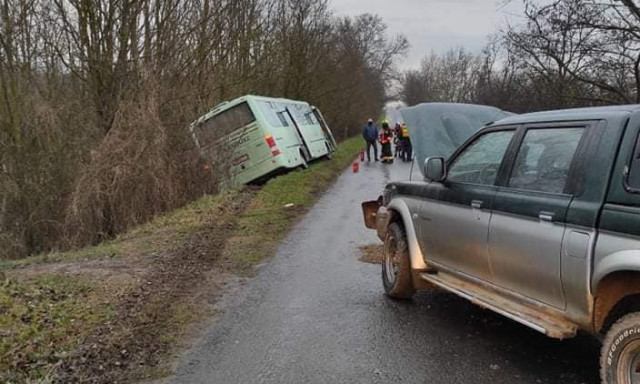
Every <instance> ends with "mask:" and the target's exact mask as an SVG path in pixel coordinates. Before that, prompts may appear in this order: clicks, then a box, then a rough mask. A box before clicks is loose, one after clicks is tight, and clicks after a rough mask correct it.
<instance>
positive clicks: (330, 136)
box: [311, 107, 338, 151]
mask: <svg viewBox="0 0 640 384" xmlns="http://www.w3.org/2000/svg"><path fill="white" fill-rule="evenodd" d="M311 111H312V112H313V115H314V116H315V117H316V120H318V123H319V124H320V127H321V128H322V132H324V136H325V137H326V138H327V141H328V142H329V146H330V147H331V150H332V151H335V150H336V148H337V147H338V144H337V143H336V139H334V138H333V132H331V129H330V128H329V125H328V124H327V121H326V120H325V119H324V116H322V113H320V110H319V109H318V108H316V107H311Z"/></svg>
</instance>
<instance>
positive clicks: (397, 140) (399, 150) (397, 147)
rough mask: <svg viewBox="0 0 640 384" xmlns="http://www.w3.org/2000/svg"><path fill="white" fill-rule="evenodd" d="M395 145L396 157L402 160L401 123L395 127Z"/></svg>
mask: <svg viewBox="0 0 640 384" xmlns="http://www.w3.org/2000/svg"><path fill="white" fill-rule="evenodd" d="M393 145H394V146H395V153H394V157H399V158H402V126H401V125H400V122H399V121H398V122H397V123H396V126H395V127H393Z"/></svg>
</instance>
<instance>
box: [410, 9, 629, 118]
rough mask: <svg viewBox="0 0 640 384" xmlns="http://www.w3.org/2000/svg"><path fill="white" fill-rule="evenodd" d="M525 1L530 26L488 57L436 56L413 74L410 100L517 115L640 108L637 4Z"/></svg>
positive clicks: (513, 29)
mask: <svg viewBox="0 0 640 384" xmlns="http://www.w3.org/2000/svg"><path fill="white" fill-rule="evenodd" d="M512 1H516V0H512ZM523 2H524V5H525V11H524V15H523V16H524V20H525V22H524V23H519V24H517V25H514V26H510V27H508V28H506V29H505V30H504V31H503V32H501V33H499V34H498V35H496V36H494V37H493V38H492V39H491V43H490V44H488V45H487V47H486V48H485V49H484V50H483V52H482V53H481V54H472V53H470V52H468V51H465V50H464V49H462V48H460V49H452V50H450V51H449V52H446V53H444V54H441V55H437V54H431V55H429V56H427V57H426V58H425V59H424V60H423V62H422V65H421V67H420V68H418V69H415V70H410V71H408V72H406V73H405V76H404V80H403V84H402V85H403V86H402V90H401V97H402V99H403V100H404V101H405V102H406V103H408V104H409V105H414V104H417V103H420V102H424V101H446V102H462V103H478V104H488V105H494V106H497V107H500V108H503V109H505V110H509V111H513V112H529V111H538V110H549V109H557V108H569V107H580V106H594V105H607V104H627V103H639V102H640V8H639V7H638V6H637V5H636V3H635V2H634V1H633V0H555V1H553V2H551V3H547V5H539V4H538V2H536V1H533V0H524V1H523Z"/></svg>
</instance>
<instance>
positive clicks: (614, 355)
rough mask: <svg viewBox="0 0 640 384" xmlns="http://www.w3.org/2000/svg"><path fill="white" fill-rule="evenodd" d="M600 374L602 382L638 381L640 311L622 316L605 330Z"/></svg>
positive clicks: (626, 383) (639, 371)
mask: <svg viewBox="0 0 640 384" xmlns="http://www.w3.org/2000/svg"><path fill="white" fill-rule="evenodd" d="M600 376H601V378H602V384H636V383H640V312H635V313H631V314H628V315H626V316H624V317H622V318H621V319H620V320H618V322H616V323H615V324H614V325H613V326H612V327H611V329H610V330H609V331H608V332H607V335H606V336H605V339H604V342H603V343H602V352H601V355H600Z"/></svg>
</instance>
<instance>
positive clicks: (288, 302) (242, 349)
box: [171, 163, 599, 384]
mask: <svg viewBox="0 0 640 384" xmlns="http://www.w3.org/2000/svg"><path fill="white" fill-rule="evenodd" d="M408 173H409V166H408V165H407V164H394V165H392V166H384V165H382V164H379V163H376V164H366V163H365V164H363V166H362V167H361V172H360V173H358V174H356V175H354V174H351V173H350V170H349V171H348V172H345V174H343V175H342V176H341V177H340V178H339V180H338V181H337V183H336V184H335V185H334V186H333V187H332V188H331V189H330V190H329V191H328V192H327V193H326V194H325V196H324V197H323V198H322V199H321V200H320V202H319V203H318V204H317V206H316V207H315V208H314V209H313V210H312V211H311V212H310V213H309V214H308V215H307V217H306V218H305V219H304V220H303V221H302V222H300V223H299V225H297V226H296V228H295V230H294V231H293V232H292V233H291V234H290V236H289V237H288V238H287V240H286V241H285V242H284V243H283V244H282V246H281V247H280V249H279V251H278V253H277V255H276V256H275V258H274V259H273V260H271V261H270V262H269V263H268V264H267V265H266V266H265V267H263V268H262V270H261V271H260V272H259V276H258V277H257V278H255V279H253V280H251V281H250V282H249V283H248V284H247V286H246V288H245V289H243V290H241V292H237V293H234V294H233V295H235V296H236V297H231V298H230V300H227V301H228V302H235V303H236V304H234V305H231V306H229V307H228V308H227V309H226V312H225V314H224V315H223V316H222V318H221V319H220V321H218V322H217V323H216V324H215V325H213V326H212V327H211V328H210V329H209V330H208V331H207V332H206V335H205V337H204V338H203V339H202V340H201V341H200V343H199V344H198V345H197V346H195V347H194V348H193V349H192V350H190V351H189V352H187V353H186V354H185V355H184V356H183V357H182V359H181V361H180V363H179V366H178V369H177V374H176V376H175V377H174V378H172V379H171V380H172V381H173V382H175V383H221V384H222V383H242V384H249V383H395V382H402V383H430V384H439V383H459V384H464V383H469V384H471V383H473V384H481V383H492V384H496V383H509V384H515V383H523V384H524V383H526V384H531V383H550V384H551V383H563V384H580V383H584V384H595V383H598V382H599V380H598V372H597V366H598V361H597V358H598V346H597V345H596V344H595V343H594V342H593V341H592V340H591V339H590V338H587V337H579V338H577V339H573V340H568V341H564V342H560V341H555V340H551V339H548V338H546V337H544V336H543V335H541V334H538V333H537V332H535V331H532V330H530V329H528V328H525V327H524V326H521V325H519V324H517V323H514V322H512V321H510V320H507V319H505V318H503V317H501V316H499V315H495V314H493V313H492V312H489V311H486V310H482V309H480V308H477V307H475V306H473V305H471V304H469V303H468V302H466V301H464V300H463V299H459V298H457V297H455V296H453V295H451V294H447V293H440V292H432V293H424V294H420V295H418V296H417V297H416V298H415V299H414V300H413V301H411V302H405V303H399V302H394V301H391V300H389V299H387V298H386V297H385V296H384V295H383V294H382V288H381V282H380V267H379V266H378V265H372V264H365V263H362V262H360V261H358V258H359V256H360V255H359V247H361V246H364V245H369V244H376V243H378V240H377V238H376V236H375V235H374V233H373V232H371V231H368V230H366V229H365V228H364V227H363V225H362V218H361V212H360V202H361V201H362V200H365V199H375V198H376V197H377V196H378V194H379V192H380V191H381V189H382V187H383V185H384V184H385V181H386V180H388V179H402V178H407V177H408Z"/></svg>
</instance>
